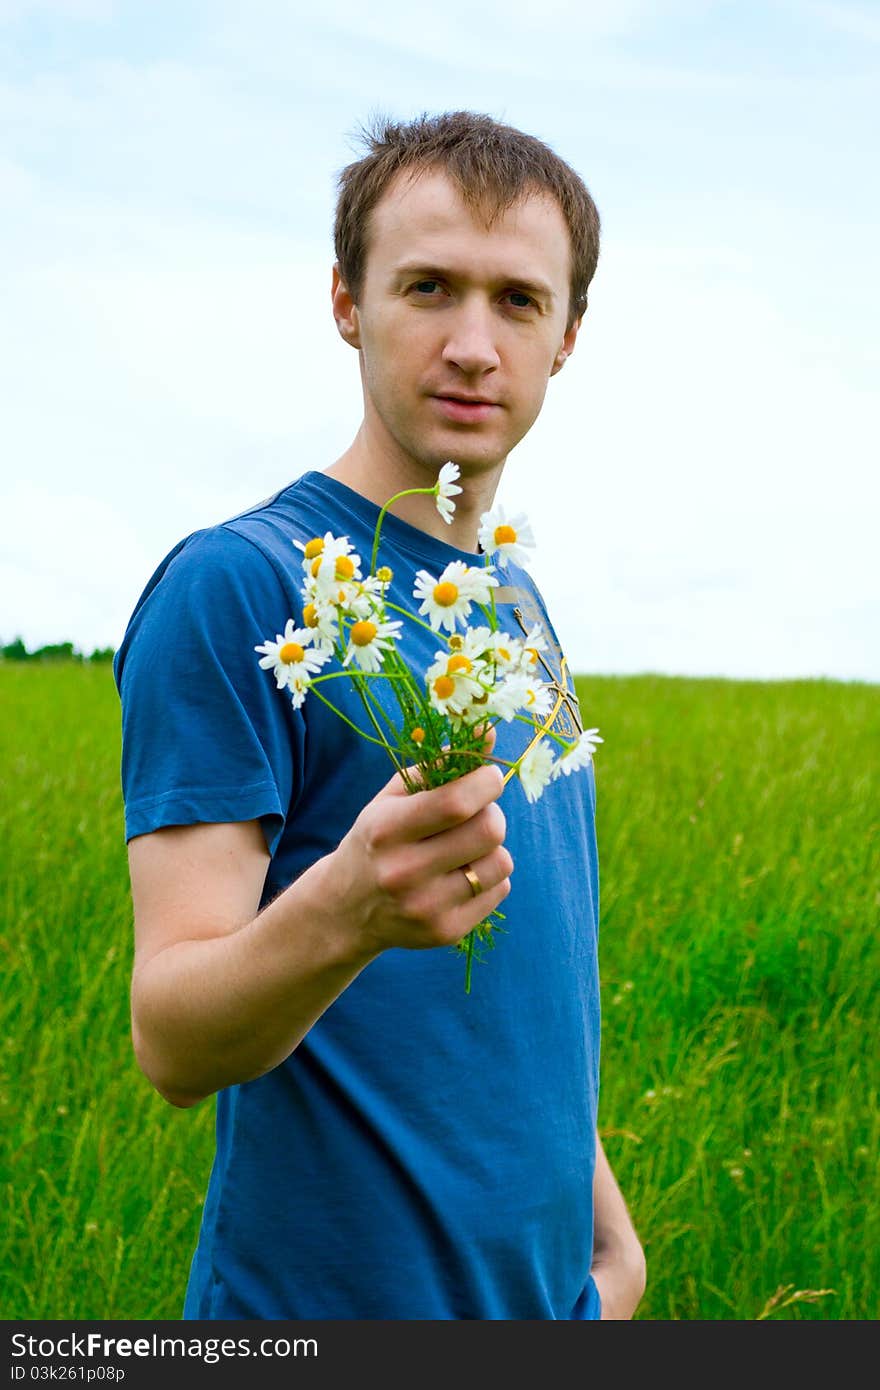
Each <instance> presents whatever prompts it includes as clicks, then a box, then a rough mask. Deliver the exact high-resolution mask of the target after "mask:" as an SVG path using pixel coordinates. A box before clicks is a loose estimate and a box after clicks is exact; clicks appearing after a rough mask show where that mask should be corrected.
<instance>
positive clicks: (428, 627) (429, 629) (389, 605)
mask: <svg viewBox="0 0 880 1390" xmlns="http://www.w3.org/2000/svg"><path fill="white" fill-rule="evenodd" d="M382 602H383V603H384V605H385V607H386V608H393V609H394V611H395V613H405V614H406V616H407V617H408V618H410V619H411V620H412V621H413V622H414V623H418V625H419V627H423V628H424V629H425V631H426V632H433V634H434V636H435V637H436V638H437V641H438V642H440V641H442V640H443V634H442V633H440V632H438V631H437V629H436V628H435V627H431V624H430V623H423V622H422V620H421V618H417V617H416V616H415V614H414V613H410V611H409V609H408V608H401V606H400V604H399V603H391V602H390V601H389V600H388V599H387V598H386V599H383V600H382Z"/></svg>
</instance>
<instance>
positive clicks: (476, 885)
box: [461, 864, 483, 898]
mask: <svg viewBox="0 0 880 1390" xmlns="http://www.w3.org/2000/svg"><path fill="white" fill-rule="evenodd" d="M461 871H462V873H463V874H464V876H465V878H466V879H467V881H468V883H469V884H470V887H471V892H472V893H473V895H474V897H475V898H478V897H479V896H480V894H481V893H482V891H483V885H482V883H481V882H480V880H479V879H478V878H477V876H476V874H475V873H474V871H473V869H472V868H471V866H470V865H469V864H462V866H461Z"/></svg>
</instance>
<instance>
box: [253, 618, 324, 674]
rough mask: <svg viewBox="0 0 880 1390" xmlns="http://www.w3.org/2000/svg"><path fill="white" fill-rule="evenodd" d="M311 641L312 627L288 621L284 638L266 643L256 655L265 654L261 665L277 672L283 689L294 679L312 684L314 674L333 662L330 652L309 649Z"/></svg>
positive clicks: (277, 638)
mask: <svg viewBox="0 0 880 1390" xmlns="http://www.w3.org/2000/svg"><path fill="white" fill-rule="evenodd" d="M311 640H312V633H311V630H310V629H309V628H306V627H296V626H295V625H294V622H293V619H292V618H288V620H287V625H286V627H285V629H284V633H283V635H282V634H281V633H280V632H278V633H276V634H275V641H274V642H263V643H262V644H261V645H260V646H259V647H254V651H255V652H262V656H261V657H260V665H261V666H262V668H263V670H264V671H268V670H270V669H271V670H273V671H274V675H275V682H276V685H277V687H278V689H279V690H283V689H284V687H285V686H290V685H291V682H292V681H294V680H306V681H308V680H309V679H310V676H311V675H313V674H314V673H315V672H317V671H320V669H321V667H322V666H323V665H324V662H325V661H329V659H330V653H329V652H326V651H323V650H318V649H316V648H314V647H311V646H309V643H310V642H311Z"/></svg>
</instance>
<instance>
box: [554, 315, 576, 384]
mask: <svg viewBox="0 0 880 1390" xmlns="http://www.w3.org/2000/svg"><path fill="white" fill-rule="evenodd" d="M583 321H584V316H583V314H581V316H580V318H579V319H575V321H574V323H573V324H572V325H571V327H570V328H567V329H566V330H565V337H564V338H563V339H562V343H561V345H560V348H559V351H558V352H557V354H556V356H555V357H554V358H553V366H552V367H551V368H550V375H551V376H555V375H556V373H557V372H559V371H561V370H562V367H563V365H564V363H565V362H566V361H567V359H568V358H569V357H571V354H572V353H573V352H574V345H575V340H576V338H577V335H578V329H579V328H580V326H581V324H582V323H583Z"/></svg>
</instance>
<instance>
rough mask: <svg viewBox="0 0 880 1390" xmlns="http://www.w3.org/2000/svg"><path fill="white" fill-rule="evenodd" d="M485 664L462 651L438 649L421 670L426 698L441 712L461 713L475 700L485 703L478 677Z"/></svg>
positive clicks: (482, 671)
mask: <svg viewBox="0 0 880 1390" xmlns="http://www.w3.org/2000/svg"><path fill="white" fill-rule="evenodd" d="M484 672H485V667H484V666H483V665H482V664H481V663H480V662H478V661H471V659H470V657H468V656H465V654H464V652H461V651H459V652H438V653H437V660H436V661H435V662H434V664H433V666H429V667H428V669H427V671H426V672H425V680H426V681H427V685H428V697H429V699H430V701H431V704H432V705H433V706H434V708H435V709H436V710H439V712H440V713H441V714H454V715H458V716H463V715H464V714H466V712H467V711H468V710H469V709H470V707H471V706H472V705H473V704H474V703H475V702H476V703H479V704H485V699H484V697H485V690H484V688H483V686H482V684H481V682H480V676H481V675H483V674H484Z"/></svg>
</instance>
